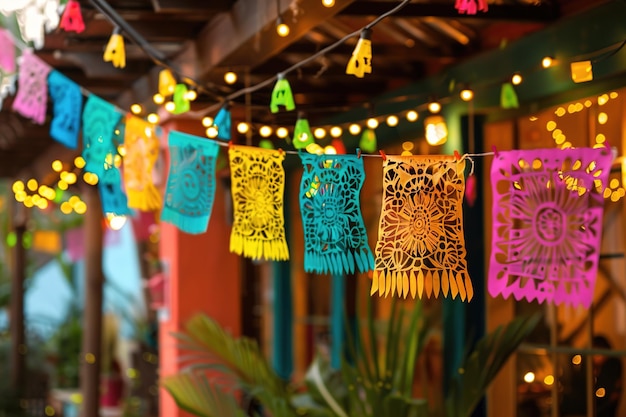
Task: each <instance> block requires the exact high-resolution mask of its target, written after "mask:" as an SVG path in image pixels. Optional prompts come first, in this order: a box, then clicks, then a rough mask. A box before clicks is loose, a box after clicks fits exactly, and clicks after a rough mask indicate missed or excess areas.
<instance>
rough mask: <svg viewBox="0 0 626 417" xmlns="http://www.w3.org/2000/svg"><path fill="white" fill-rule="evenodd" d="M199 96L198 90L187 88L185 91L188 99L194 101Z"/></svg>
mask: <svg viewBox="0 0 626 417" xmlns="http://www.w3.org/2000/svg"><path fill="white" fill-rule="evenodd" d="M197 98H198V93H197V92H196V90H187V92H186V93H185V99H186V100H187V101H194V100H195V99H197Z"/></svg>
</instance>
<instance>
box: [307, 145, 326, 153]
mask: <svg viewBox="0 0 626 417" xmlns="http://www.w3.org/2000/svg"><path fill="white" fill-rule="evenodd" d="M305 149H306V151H307V152H308V153H311V154H315V155H321V154H323V153H324V148H322V147H321V146H320V145H319V144H318V143H315V142H313V143H309V144H308V145H306V148H305Z"/></svg>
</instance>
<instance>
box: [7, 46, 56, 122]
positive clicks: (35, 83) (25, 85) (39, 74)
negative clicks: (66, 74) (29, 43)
mask: <svg viewBox="0 0 626 417" xmlns="http://www.w3.org/2000/svg"><path fill="white" fill-rule="evenodd" d="M20 59H21V62H20V71H19V77H18V80H17V82H18V89H17V95H16V96H15V100H14V101H13V110H15V111H16V112H18V113H19V114H21V115H22V116H24V117H27V118H29V119H32V120H33V121H34V122H35V123H37V124H40V125H42V124H44V123H45V121H46V107H47V104H48V83H47V78H48V73H49V72H50V70H51V68H50V67H49V66H48V65H47V64H46V63H44V62H43V61H42V60H40V59H39V58H38V57H37V56H36V55H35V54H34V53H33V52H32V51H31V50H29V49H25V50H24V52H23V53H22V57H21V58H20Z"/></svg>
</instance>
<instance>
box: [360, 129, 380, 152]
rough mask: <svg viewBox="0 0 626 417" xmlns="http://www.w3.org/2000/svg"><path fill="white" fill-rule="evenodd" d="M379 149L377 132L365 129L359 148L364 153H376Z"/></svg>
mask: <svg viewBox="0 0 626 417" xmlns="http://www.w3.org/2000/svg"><path fill="white" fill-rule="evenodd" d="M377 147H378V146H377V144H376V132H374V130H373V129H369V128H367V129H365V130H364V131H363V134H362V135H361V140H360V141H359V148H361V150H363V152H367V153H374V152H376V148H377Z"/></svg>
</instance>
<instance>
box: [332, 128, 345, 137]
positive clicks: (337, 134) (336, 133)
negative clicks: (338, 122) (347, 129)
mask: <svg viewBox="0 0 626 417" xmlns="http://www.w3.org/2000/svg"><path fill="white" fill-rule="evenodd" d="M342 133H343V130H342V129H341V128H340V127H339V126H333V127H331V128H330V136H332V137H334V138H338V137H340V136H341V134H342Z"/></svg>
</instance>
